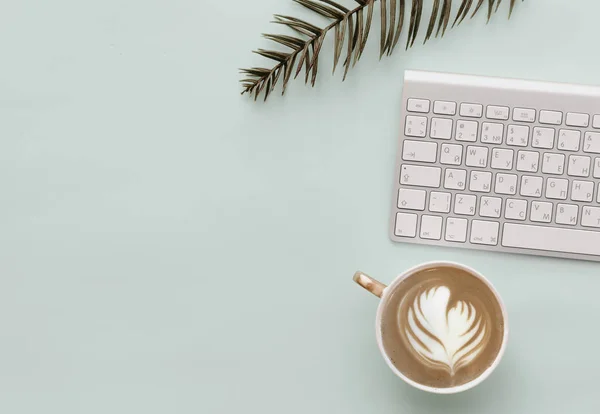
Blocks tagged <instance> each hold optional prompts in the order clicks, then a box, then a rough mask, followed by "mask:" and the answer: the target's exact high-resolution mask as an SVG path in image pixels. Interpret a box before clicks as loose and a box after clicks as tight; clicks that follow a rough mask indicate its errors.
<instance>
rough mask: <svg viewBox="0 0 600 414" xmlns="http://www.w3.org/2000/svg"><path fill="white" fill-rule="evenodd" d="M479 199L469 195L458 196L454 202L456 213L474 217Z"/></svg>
mask: <svg viewBox="0 0 600 414" xmlns="http://www.w3.org/2000/svg"><path fill="white" fill-rule="evenodd" d="M476 204H477V197H476V196H474V195H469V194H456V198H455V201H454V213H456V214H461V215H467V216H474V215H475V206H476Z"/></svg>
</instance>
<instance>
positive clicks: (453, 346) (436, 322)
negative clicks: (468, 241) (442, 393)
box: [399, 286, 486, 375]
mask: <svg viewBox="0 0 600 414" xmlns="http://www.w3.org/2000/svg"><path fill="white" fill-rule="evenodd" d="M450 296H451V292H450V289H449V288H448V287H446V286H439V287H433V288H431V289H429V290H427V291H425V292H423V293H422V294H421V295H419V296H417V297H416V298H415V300H414V301H413V303H412V305H411V306H410V307H409V309H408V325H407V326H405V327H399V328H400V329H404V331H405V334H406V336H407V338H408V340H409V342H410V345H411V346H412V347H413V349H414V351H415V352H417V353H418V354H419V355H420V356H421V357H422V358H423V359H424V361H425V362H426V363H429V364H432V365H434V366H442V367H443V368H444V369H446V370H447V371H448V372H449V373H450V375H454V374H455V372H456V371H457V370H458V369H460V368H461V367H462V366H465V365H466V364H468V363H469V362H471V361H473V359H475V358H476V357H477V355H478V354H479V353H480V352H481V350H482V349H483V348H484V346H485V342H486V341H485V339H486V322H485V320H484V319H483V318H482V315H481V311H478V310H477V309H476V308H475V306H474V305H473V304H471V303H468V302H464V301H459V302H457V303H456V304H455V305H454V306H453V307H451V308H449V303H450Z"/></svg>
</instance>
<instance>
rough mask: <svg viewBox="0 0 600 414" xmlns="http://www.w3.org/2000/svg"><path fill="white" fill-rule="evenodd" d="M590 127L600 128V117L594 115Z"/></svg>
mask: <svg viewBox="0 0 600 414" xmlns="http://www.w3.org/2000/svg"><path fill="white" fill-rule="evenodd" d="M592 126H593V127H594V128H596V129H598V128H600V115H594V120H593V122H592Z"/></svg>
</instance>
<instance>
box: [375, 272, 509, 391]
mask: <svg viewBox="0 0 600 414" xmlns="http://www.w3.org/2000/svg"><path fill="white" fill-rule="evenodd" d="M390 287H391V288H392V289H391V291H390V292H391V293H390V294H389V296H387V297H385V298H384V299H383V300H384V304H385V310H384V311H383V313H382V317H381V337H382V345H383V347H384V349H385V353H386V354H387V355H388V356H389V362H390V363H391V364H393V365H394V366H395V367H396V368H397V369H398V370H399V371H400V372H401V373H402V374H403V375H405V376H406V377H407V378H409V379H411V380H413V381H415V382H418V383H419V384H422V385H426V386H430V387H435V388H452V387H456V386H459V385H461V384H465V383H468V382H471V381H473V380H474V379H476V378H477V377H479V376H480V375H482V374H483V373H484V372H485V371H486V369H487V368H488V367H490V366H491V365H492V364H493V363H494V361H495V360H496V356H497V355H498V353H499V352H500V349H501V347H502V344H503V341H504V312H503V309H502V306H501V304H500V303H499V301H498V298H497V297H496V295H495V293H494V291H493V290H492V288H490V286H488V285H487V284H486V282H484V281H482V280H481V279H480V278H478V277H476V276H474V275H472V274H471V273H469V272H467V271H466V270H462V269H459V268H455V267H436V268H430V269H426V270H423V271H420V272H418V273H416V274H413V275H411V276H409V277H407V278H405V279H404V280H402V281H401V282H400V283H399V284H398V285H397V286H393V287H392V286H390Z"/></svg>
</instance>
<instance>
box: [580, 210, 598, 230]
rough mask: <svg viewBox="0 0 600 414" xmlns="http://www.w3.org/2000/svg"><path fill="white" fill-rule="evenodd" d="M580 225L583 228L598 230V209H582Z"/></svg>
mask: <svg viewBox="0 0 600 414" xmlns="http://www.w3.org/2000/svg"><path fill="white" fill-rule="evenodd" d="M581 225H582V226H584V227H596V228H600V208H599V207H589V206H585V207H583V213H582V214H581Z"/></svg>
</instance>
